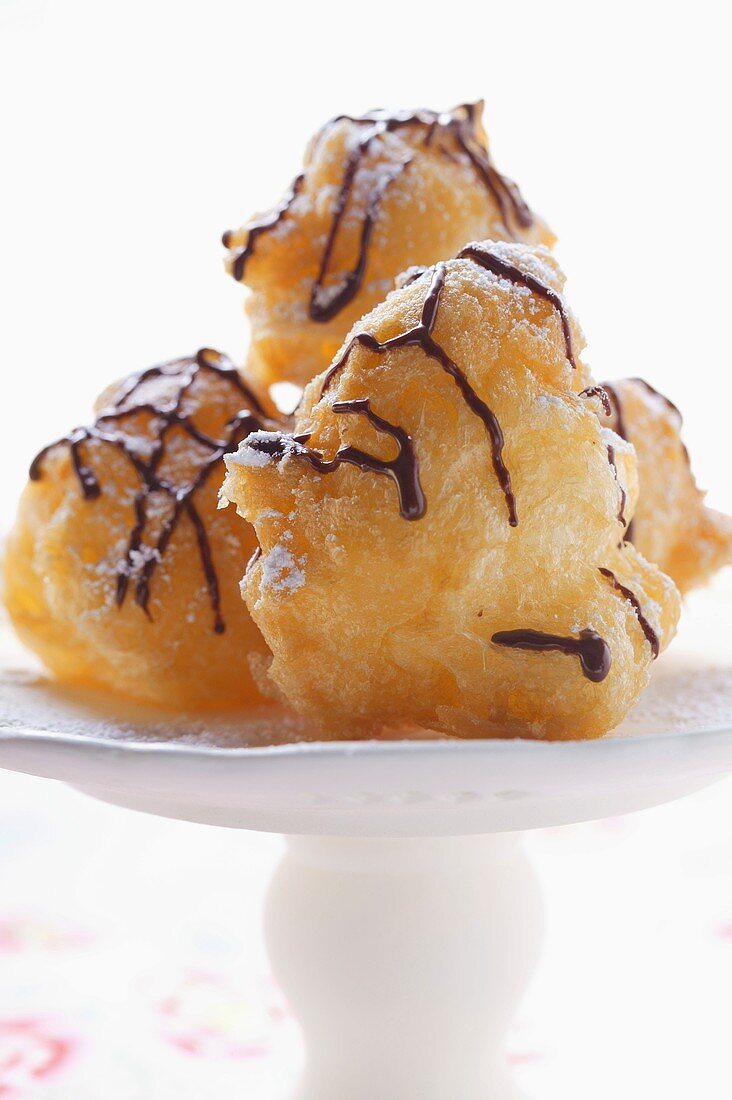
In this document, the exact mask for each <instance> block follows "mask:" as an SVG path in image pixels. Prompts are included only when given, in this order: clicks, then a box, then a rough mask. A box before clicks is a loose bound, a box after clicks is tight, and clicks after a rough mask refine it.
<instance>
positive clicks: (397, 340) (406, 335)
mask: <svg viewBox="0 0 732 1100" xmlns="http://www.w3.org/2000/svg"><path fill="white" fill-rule="evenodd" d="M446 271H447V268H446V265H445V264H444V263H439V264H437V265H436V267H435V268H433V270H432V281H431V283H430V287H429V290H428V292H427V296H426V298H425V300H424V304H423V306H422V311H421V314H420V319H419V321H418V322H417V324H416V325H414V326H413V327H412V328H410V329H407V330H406V331H405V332H401V333H399V334H398V335H397V336H392V337H391V338H390V339H389V340H384V341H380V340H377V339H376V337H375V336H372V335H371V333H369V332H357V333H356V334H355V335H354V336H352V337H351V339H350V340H349V342H348V344H347V345H346V347H345V348H344V350H343V352H342V353H341V355H340V356H339V357H338V358H337V359H336V360H335V362H334V363H333V364H332V365H331V367H330V369H329V370H328V371H327V372H326V374H325V378H324V379H323V384H322V386H321V390H320V393H321V396H322V395H323V394H324V393H326V391H327V390H328V389H329V388H330V386H331V385H332V383H333V381H334V379H335V378H336V376H337V375H338V374H339V373H340V371H341V370H343V368H344V367H345V366H346V364H347V362H348V360H349V358H350V355H351V353H352V351H353V349H354V348H355V347H356V346H357V345H359V344H360V345H361V346H362V347H364V348H366V349H367V351H372V352H374V353H376V354H377V355H383V354H384V353H386V352H389V351H396V350H398V349H399V348H409V347H418V348H421V350H422V351H423V352H424V353H425V355H427V356H428V357H429V358H430V359H435V360H436V361H437V362H438V363H439V364H440V366H441V367H442V369H443V370H444V371H445V373H446V374H449V375H450V377H451V378H452V379H453V381H454V382H455V384H456V386H457V387H458V389H459V390H460V393H461V395H462V397H463V399H464V401H465V403H466V405H467V406H468V408H469V409H470V410H471V412H473V413H475V415H476V416H477V417H478V418H479V419H480V420H481V421H482V422H483V425H484V427H485V429H486V432H487V433H488V437H489V439H490V443H491V458H492V462H493V469H494V471H495V474H496V477H497V478H498V483H499V485H500V487H501V490H502V492H503V495H504V497H505V500H506V507H507V509H508V522H509V524H510V525H511V527H516V526H517V524H518V516H517V513H516V500H515V498H514V495H513V491H512V489H511V476H510V474H509V472H508V469H507V468H506V464H505V463H504V461H503V445H504V439H503V432H502V431H501V426H500V424H499V423H498V419H497V417H496V415H495V413H493V411H492V410H491V409H490V408H489V407H488V405H486V403H485V401H483V399H482V398H481V397H479V396H478V394H477V393H476V391H475V390H474V389H473V387H472V386H471V384H470V382H469V381H468V379H467V377H466V375H465V374H464V373H463V371H461V370H460V368H459V367H458V366H457V365H456V364H455V363H454V362H453V360H452V359H451V358H450V356H449V355H448V354H447V352H446V351H445V349H444V348H443V347H442V345H441V344H438V343H437V341H436V340H435V339H434V337H433V335H432V334H433V331H434V327H435V323H436V321H437V311H438V309H439V305H440V297H441V295H442V291H443V290H444V288H445V280H446Z"/></svg>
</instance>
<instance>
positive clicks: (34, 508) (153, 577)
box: [5, 349, 272, 709]
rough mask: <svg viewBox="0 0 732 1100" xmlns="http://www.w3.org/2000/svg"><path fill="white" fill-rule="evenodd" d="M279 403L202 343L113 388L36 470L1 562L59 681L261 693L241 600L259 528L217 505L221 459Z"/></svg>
mask: <svg viewBox="0 0 732 1100" xmlns="http://www.w3.org/2000/svg"><path fill="white" fill-rule="evenodd" d="M271 412H272V410H271V408H270V407H269V406H268V404H267V403H266V401H265V398H263V397H262V396H261V395H260V394H257V392H256V390H255V388H254V387H253V386H252V385H250V384H247V383H246V382H245V381H244V380H243V379H242V377H241V376H240V375H239V373H238V372H237V371H236V370H235V369H234V368H233V367H232V365H231V363H229V361H228V360H227V359H226V358H225V357H224V356H222V355H220V354H219V353H217V352H214V351H211V350H209V349H205V350H203V351H200V352H199V353H198V354H197V355H196V356H195V357H194V358H190V359H179V360H176V361H174V362H171V363H165V364H163V365H162V366H157V367H153V368H151V369H149V370H145V371H142V372H141V373H140V374H135V375H132V376H131V377H130V378H128V379H126V380H125V381H124V382H122V383H119V384H118V385H115V386H113V387H111V388H110V389H109V390H107V391H106V392H105V393H104V394H103V395H102V397H101V398H100V400H99V402H98V404H97V408H96V414H97V415H96V419H95V421H94V423H93V425H92V426H91V427H88V428H79V429H77V430H75V431H73V432H71V433H70V434H69V435H68V436H66V437H65V438H64V439H63V440H60V441H59V442H58V443H54V444H52V445H51V446H50V447H47V448H46V449H45V450H44V451H42V452H41V453H40V455H39V456H38V457H37V458H36V460H35V461H34V463H33V466H32V468H31V481H30V483H29V485H28V486H27V488H26V489H25V492H24V494H23V497H22V499H21V503H20V508H19V511H18V517H17V521H16V524H15V527H14V529H13V531H12V533H11V535H10V539H9V544H8V547H7V557H6V561H5V587H6V601H7V606H8V610H9V612H10V615H11V618H12V621H13V624H14V626H15V628H16V630H17V632H18V634H19V635H20V637H21V639H22V640H23V641H24V642H25V643H26V644H27V645H28V646H29V647H30V648H31V649H33V650H35V652H36V653H37V654H38V655H39V656H40V657H41V658H42V660H43V661H44V662H45V664H46V665H47V666H48V667H49V668H50V669H51V670H52V672H53V673H55V674H56V675H57V676H58V677H59V678H60V679H62V680H67V681H76V682H83V683H86V684H88V685H93V686H102V687H105V688H109V689H112V690H113V691H116V692H118V693H120V694H122V695H125V696H127V697H129V698H132V699H136V700H141V701H145V702H151V703H156V704H160V705H163V706H166V707H171V708H176V709H179V708H223V707H228V706H234V705H239V704H243V703H249V702H252V701H254V700H256V699H257V697H258V695H257V691H256V688H255V685H254V682H253V680H252V675H251V672H250V667H249V664H250V660H251V658H252V655H253V654H254V655H257V654H259V655H260V659H261V658H262V657H263V655H264V654H265V652H266V648H265V646H264V643H263V641H262V639H261V637H260V635H259V631H258V630H257V628H256V627H255V626H254V624H253V623H252V621H251V619H250V617H249V615H248V614H247V613H246V609H245V608H244V607H243V606H242V603H241V600H240V599H239V592H238V582H239V580H240V578H241V574H242V571H243V564H242V563H243V562H245V561H246V559H247V558H248V556H249V555H250V554H251V553H252V552H253V551H254V549H255V547H256V542H255V539H254V535H253V532H252V529H251V528H250V527H249V526H248V525H247V524H243V523H241V522H236V521H235V517H233V516H232V515H230V514H229V513H228V512H225V511H224V512H222V511H220V510H218V511H217V493H218V489H219V486H220V483H221V478H222V476H223V462H222V455H223V454H224V453H225V452H226V451H230V450H234V449H235V448H236V446H237V444H238V442H239V441H240V440H241V439H242V438H243V437H244V436H245V435H247V434H248V433H249V432H250V431H251V430H253V429H255V428H259V427H262V426H265V425H267V424H270V423H271V422H270V420H269V415H270V413H271Z"/></svg>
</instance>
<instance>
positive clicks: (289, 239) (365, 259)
mask: <svg viewBox="0 0 732 1100" xmlns="http://www.w3.org/2000/svg"><path fill="white" fill-rule="evenodd" d="M482 106H483V105H482V103H475V104H465V105H463V106H460V107H456V108H455V110H453V111H447V112H443V113H438V112H435V111H427V110H422V111H414V112H409V111H403V112H398V113H395V114H389V113H387V112H385V111H373V112H371V113H370V114H367V115H364V116H363V117H362V118H350V117H347V116H345V115H342V116H339V117H338V118H335V119H333V120H332V121H331V122H329V123H328V124H327V125H326V126H324V127H323V129H322V130H321V131H320V132H319V133H318V134H317V135H316V136H315V138H314V139H313V141H312V142H311V143H310V146H309V148H308V150H307V153H306V156H305V165H304V168H303V172H302V174H301V175H300V176H298V178H297V179H296V180H295V182H294V183H293V185H292V187H291V188H290V190H289V192H288V193H287V194H286V195H285V197H284V198H283V200H282V202H281V203H280V204H279V206H277V207H275V209H274V210H272V211H271V212H270V213H269V214H266V215H264V216H262V217H259V218H257V219H255V220H254V221H251V222H249V223H248V224H247V225H245V226H244V227H243V228H242V229H240V230H235V231H230V232H228V233H226V234H225V235H224V244H225V245H226V247H227V248H228V249H229V259H228V267H229V270H230V272H231V273H232V274H233V275H234V277H235V278H236V279H238V280H239V281H240V282H245V283H246V284H247V286H248V287H249V288H250V289H251V291H252V293H251V296H250V298H249V300H248V303H247V312H248V314H249V318H250V321H251V328H252V342H251V350H250V354H249V360H248V366H249V368H250V369H251V371H252V372H253V373H254V374H255V375H257V376H258V377H259V378H260V379H261V380H262V381H263V382H265V383H267V384H270V383H272V382H276V381H281V380H283V379H284V380H286V381H289V382H295V383H299V384H302V385H304V384H305V383H306V382H307V381H308V380H309V379H311V378H312V377H313V376H314V375H316V374H318V373H319V372H320V371H322V370H324V369H325V368H326V367H327V365H328V363H329V362H330V360H331V359H332V357H333V355H334V354H335V352H336V351H337V349H338V347H339V346H340V344H341V343H342V341H343V338H344V336H345V335H346V333H347V332H348V330H349V329H350V327H351V326H352V325H353V323H354V322H355V321H357V320H358V318H359V317H361V316H363V314H364V313H366V312H367V311H368V310H369V309H371V308H372V307H373V306H374V305H376V304H377V302H380V301H381V299H382V298H383V297H384V296H385V294H386V293H387V292H388V291H389V290H391V289H392V287H393V285H394V279H395V277H396V276H397V275H398V274H399V273H400V272H402V271H404V270H405V269H406V268H408V267H410V266H411V265H414V264H417V265H418V264H432V263H435V262H437V261H438V260H441V259H444V258H445V257H447V256H452V255H454V254H455V253H456V252H457V251H458V249H459V248H461V247H462V245H463V244H465V242H466V241H469V240H473V239H475V238H484V237H491V238H493V239H495V240H522V241H531V242H543V243H545V244H550V243H552V242H553V240H554V238H553V236H552V234H551V233H550V232H549V230H548V229H547V227H546V226H545V225H544V223H543V222H542V221H541V219H540V218H538V217H537V216H536V215H535V214H533V213H532V212H531V210H530V209H529V207H528V206H527V205H526V203H525V202H524V200H523V198H522V197H521V194H520V192H519V190H518V188H517V187H516V185H515V184H514V183H513V182H512V181H511V180H509V179H507V178H506V177H505V176H502V175H501V174H500V172H498V170H497V169H496V168H495V167H494V165H493V163H492V161H491V159H490V156H489V153H488V146H487V139H486V135H485V131H484V130H483V126H482V123H481V112H482Z"/></svg>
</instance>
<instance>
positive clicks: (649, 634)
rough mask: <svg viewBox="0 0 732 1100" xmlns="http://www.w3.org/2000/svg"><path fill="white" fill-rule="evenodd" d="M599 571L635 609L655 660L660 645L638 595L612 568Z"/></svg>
mask: <svg viewBox="0 0 732 1100" xmlns="http://www.w3.org/2000/svg"><path fill="white" fill-rule="evenodd" d="M600 572H601V573H602V575H603V577H607V579H608V580H609V581H610V583H611V584H612V586H613V588H615V589H616V591H618V592H619V593H620V595H621V596H623V597H624V598H625V599H626V600H627V601H628V603H629V604H630V606H631V607H632V608H633V610H634V611H635V614H636V618H637V619H638V622H639V623H640V627H641V630H642V631H643V633H644V634H645V636H646V640H647V641H648V644H649V645H650V647H651V653H652V654H653V659H654V661H655V659H656V657H658V654H659V653H660V651H661V646H660V643H659V639H658V635H657V634H656V631H655V630H654V629H653V627H652V626H651V624H650V623H649V622H648V619H647V618H646V617H645V615H644V614H643V609H642V607H641V605H640V601H639V599H638V597H637V596H636V595H635V593H634V592H631V590H630V589H629V588H626V587H625V585H624V584H621V583H620V581H619V580H618V578H617V577H616V576H615V574H614V573H613V572H612V570H610V569H600Z"/></svg>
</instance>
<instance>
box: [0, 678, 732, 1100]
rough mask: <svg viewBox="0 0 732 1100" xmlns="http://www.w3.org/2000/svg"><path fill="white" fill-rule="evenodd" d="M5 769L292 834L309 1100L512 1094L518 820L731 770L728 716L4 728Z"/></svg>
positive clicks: (667, 791) (288, 869) (283, 895)
mask: <svg viewBox="0 0 732 1100" xmlns="http://www.w3.org/2000/svg"><path fill="white" fill-rule="evenodd" d="M718 696H719V692H718V690H717V692H716V696H715V698H718ZM729 713H732V711H730V712H729ZM0 766H2V767H5V768H11V769H15V770H18V771H22V772H27V773H30V774H33V775H41V776H46V777H49V778H54V779H58V780H61V781H63V782H66V783H69V784H71V785H72V786H74V787H76V788H77V789H79V790H82V791H84V792H86V793H87V794H89V795H91V796H93V797H95V798H99V799H102V800H104V801H107V802H111V803H114V804H117V805H121V806H126V807H128V808H130V809H135V810H143V811H146V812H148V813H154V814H160V815H163V816H167V817H174V818H182V819H185V820H189V821H197V822H205V823H208V824H213V825H222V826H228V827H232V828H243V829H259V830H265V831H269V832H281V833H284V834H285V835H286V836H287V849H286V854H285V856H284V858H283V859H282V862H281V863H280V865H279V867H278V868H277V870H276V872H275V875H274V878H273V881H272V884H271V887H270V891H269V896H268V900H267V906H266V917H265V928H266V937H267V943H268V947H269V951H270V955H271V960H272V964H273V968H274V971H275V973H276V975H277V977H278V979H279V981H280V983H281V985H282V987H283V989H284V991H285V993H286V994H287V996H288V998H289V1000H290V1002H291V1004H292V1006H293V1009H294V1011H295V1013H296V1015H297V1017H298V1018H299V1020H300V1023H301V1025H302V1029H303V1033H304V1037H305V1044H306V1061H305V1068H304V1073H303V1076H302V1079H301V1081H300V1083H299V1085H298V1087H297V1089H296V1092H295V1100H448V1098H449V1100H517V1098H518V1097H519V1096H520V1094H519V1092H518V1091H517V1089H516V1087H515V1085H514V1083H513V1081H512V1079H511V1075H510V1073H509V1070H508V1068H507V1065H506V1060H505V1057H504V1052H503V1043H504V1036H505V1033H506V1030H507V1027H508V1025H509V1023H510V1021H511V1016H512V1013H513V1011H514V1008H515V1006H516V1003H517V1000H518V998H519V997H520V995H521V992H522V990H523V988H524V986H525V985H526V982H527V980H528V979H529V977H530V975H531V973H532V969H533V967H534V965H535V962H536V959H537V956H538V952H539V941H540V928H541V904H540V899H539V892H538V889H537V884H536V880H535V877H534V875H533V872H532V869H531V867H530V865H529V864H528V862H527V859H526V857H525V855H524V854H523V851H522V847H521V837H520V834H521V831H522V830H525V829H531V828H536V827H540V826H556V825H560V824H567V823H569V822H572V821H583V820H589V819H591V818H595V817H604V816H606V815H608V814H619V813H625V812H627V811H630V810H637V809H641V808H643V807H645V806H651V805H656V804H659V803H661V802H664V801H667V800H669V799H672V798H676V797H678V796H680V795H683V794H688V793H690V792H692V791H695V790H699V789H701V788H702V787H704V786H706V785H707V784H709V783H712V782H714V781H715V780H717V779H719V778H721V777H723V776H724V775H726V774H727V773H728V772H730V771H732V723H731V722H729V721H728V722H726V723H720V724H718V725H717V727H716V728H711V729H707V730H697V731H694V732H690V731H687V732H676V733H672V732H667V733H665V734H659V733H649V734H646V735H645V736H634V737H614V738H607V739H604V740H601V741H594V742H565V743H557V744H541V743H532V742H528V741H461V742H448V741H418V740H414V741H394V742H379V741H369V742H354V743H305V744H295V745H282V746H276V747H269V748H220V747H219V748H217V747H211V746H206V745H203V744H191V743H181V742H180V741H175V742H167V743H165V742H163V743H161V742H145V741H143V740H134V739H133V740H124V741H115V740H113V739H110V738H109V737H108V736H105V737H93V736H85V735H79V734H71V733H68V732H67V733H63V732H60V733H59V732H53V731H50V730H48V729H46V730H32V729H23V730H19V729H17V728H16V729H13V730H8V729H6V730H2V729H0ZM568 964H570V965H571V960H568Z"/></svg>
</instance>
